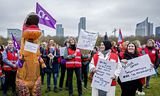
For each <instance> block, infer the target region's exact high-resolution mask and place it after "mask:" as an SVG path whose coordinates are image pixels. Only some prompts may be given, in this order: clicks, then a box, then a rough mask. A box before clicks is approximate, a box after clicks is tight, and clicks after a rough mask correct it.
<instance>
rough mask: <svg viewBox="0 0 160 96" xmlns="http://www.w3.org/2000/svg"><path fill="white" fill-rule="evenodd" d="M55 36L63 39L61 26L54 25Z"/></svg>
mask: <svg viewBox="0 0 160 96" xmlns="http://www.w3.org/2000/svg"><path fill="white" fill-rule="evenodd" d="M56 36H58V37H64V28H62V24H56Z"/></svg>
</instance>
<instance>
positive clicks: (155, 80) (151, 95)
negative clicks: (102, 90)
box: [0, 76, 160, 96]
mask: <svg viewBox="0 0 160 96" xmlns="http://www.w3.org/2000/svg"><path fill="white" fill-rule="evenodd" d="M51 81H52V87H51V88H52V89H51V91H50V92H48V93H46V92H45V91H46V89H47V86H46V76H45V83H44V85H42V96H68V91H67V90H65V88H64V89H63V90H62V91H59V92H58V93H54V92H53V80H51ZM82 84H83V83H82ZM73 85H74V96H78V95H77V88H76V78H75V76H74V84H73ZM150 85H151V86H150V87H151V88H150V89H144V91H145V93H146V95H145V96H160V76H159V77H155V76H153V77H152V78H151V82H150ZM128 87H129V86H128ZM1 94H2V91H0V96H2V95H1ZM9 94H10V91H9ZM120 94H121V89H120V87H119V86H117V88H116V96H120ZM8 96H11V95H8ZM83 96H91V87H90V83H89V85H88V89H84V88H83Z"/></svg>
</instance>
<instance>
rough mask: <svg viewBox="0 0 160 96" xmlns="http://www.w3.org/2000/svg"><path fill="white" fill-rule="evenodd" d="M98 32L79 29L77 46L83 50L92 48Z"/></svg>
mask: <svg viewBox="0 0 160 96" xmlns="http://www.w3.org/2000/svg"><path fill="white" fill-rule="evenodd" d="M97 37H98V33H92V32H87V31H85V30H81V31H80V35H79V38H78V44H77V47H78V48H80V49H84V50H93V48H94V46H95V44H96V40H97Z"/></svg>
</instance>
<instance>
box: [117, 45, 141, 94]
mask: <svg viewBox="0 0 160 96" xmlns="http://www.w3.org/2000/svg"><path fill="white" fill-rule="evenodd" d="M120 56H121V58H122V59H121V62H123V63H124V64H127V60H130V59H133V58H136V57H138V56H141V54H140V53H138V50H137V47H136V45H135V44H134V43H129V44H128V45H127V49H126V50H125V52H124V53H123V54H121V55H120ZM118 81H119V82H118V83H119V85H120V86H121V90H122V93H121V96H136V90H137V89H138V87H139V85H140V84H141V81H140V79H137V80H132V81H127V82H123V83H122V82H121V81H120V79H118Z"/></svg>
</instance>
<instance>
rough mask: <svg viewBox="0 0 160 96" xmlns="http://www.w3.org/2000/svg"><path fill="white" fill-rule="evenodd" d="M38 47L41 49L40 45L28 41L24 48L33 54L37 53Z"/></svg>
mask: <svg viewBox="0 0 160 96" xmlns="http://www.w3.org/2000/svg"><path fill="white" fill-rule="evenodd" d="M38 47H39V45H38V44H35V43H31V42H28V41H26V42H25V46H24V50H25V51H29V52H32V53H37V50H38Z"/></svg>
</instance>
